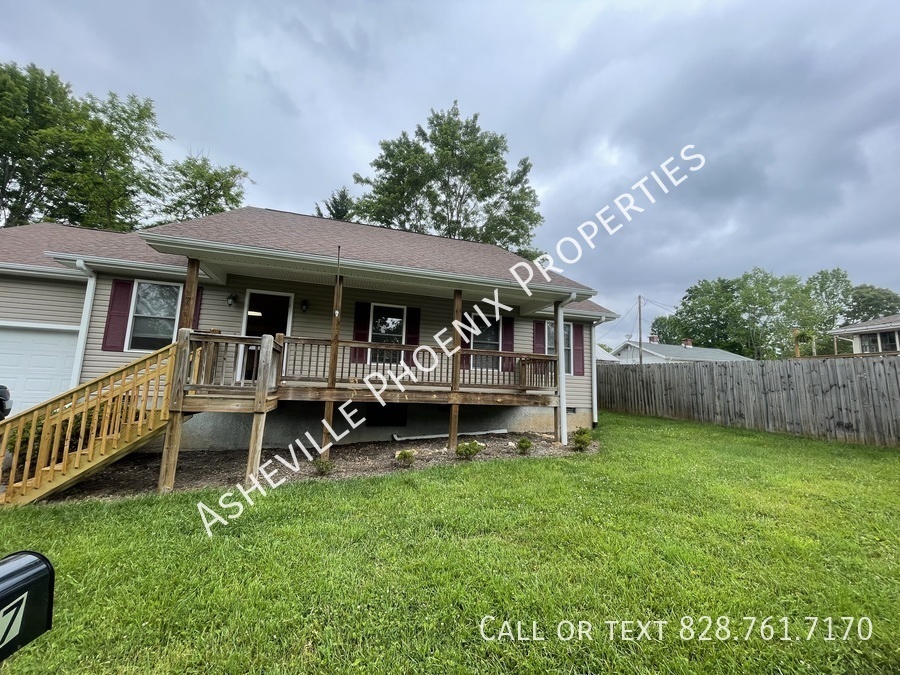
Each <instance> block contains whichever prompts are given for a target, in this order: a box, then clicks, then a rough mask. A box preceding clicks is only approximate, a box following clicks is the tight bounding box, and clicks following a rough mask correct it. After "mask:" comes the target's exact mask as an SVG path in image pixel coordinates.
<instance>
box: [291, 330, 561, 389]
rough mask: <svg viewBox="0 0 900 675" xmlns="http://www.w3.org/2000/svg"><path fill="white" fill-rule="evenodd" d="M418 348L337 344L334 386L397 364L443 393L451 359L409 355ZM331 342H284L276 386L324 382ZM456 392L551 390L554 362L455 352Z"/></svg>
mask: <svg viewBox="0 0 900 675" xmlns="http://www.w3.org/2000/svg"><path fill="white" fill-rule="evenodd" d="M416 349H418V345H392V344H382V343H374V342H356V341H343V340H342V341H341V342H340V343H339V345H338V358H337V381H338V382H345V383H346V382H349V383H359V382H362V381H363V379H364V378H365V377H366V376H368V375H369V374H370V373H380V374H382V375H384V376H385V377H386V376H387V372H388V371H389V370H392V371H394V372H395V373H397V372H398V370H399V366H400V364H401V363H405V364H406V365H408V366H409V367H410V369H412V370H413V372H414V373H415V376H416V377H417V378H418V383H416V384H418V385H425V386H428V385H432V386H435V387H449V386H450V385H451V381H452V373H453V359H452V358H449V357H447V355H446V354H444V352H443V351H442V350H440V349H435V354H436V358H437V362H436V363H435V362H434V360H433V359H434V357H432V356H431V354H429V353H428V352H427V351H425V350H422V351H420V352H419V354H418V359H419V365H421V368H418V367H417V365H416V363H415V360H414V357H413V352H415V351H416ZM330 353H331V341H330V340H322V339H310V338H295V337H285V338H284V359H283V371H282V375H281V382H283V383H299V382H327V380H328V359H329V357H330ZM461 355H462V358H461V367H460V380H459V381H460V386H461V387H465V388H473V389H474V388H478V389H480V388H498V389H516V390H523V391H525V390H531V389H542V390H544V389H551V390H552V389H555V388H556V357H555V356H545V355H542V354H526V353H520V352H501V351H488V350H481V349H463V350H461Z"/></svg>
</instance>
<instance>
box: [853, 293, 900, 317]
mask: <svg viewBox="0 0 900 675" xmlns="http://www.w3.org/2000/svg"><path fill="white" fill-rule="evenodd" d="M892 314H900V295H898V294H897V293H895V292H894V291H892V290H891V289H889V288H878V287H876V286H872V285H870V284H860V285H859V286H854V287H853V290H852V291H851V292H850V302H849V303H848V307H847V312H846V317H845V318H846V323H847V324H851V323H859V322H860V321H870V320H872V319H878V318H880V317H882V316H891V315H892Z"/></svg>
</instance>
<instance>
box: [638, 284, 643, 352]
mask: <svg viewBox="0 0 900 675" xmlns="http://www.w3.org/2000/svg"><path fill="white" fill-rule="evenodd" d="M643 303H644V299H643V298H642V297H641V296H640V295H639V296H638V365H641V366H642V365H644V324H643V322H642V321H641V305H642V304H643Z"/></svg>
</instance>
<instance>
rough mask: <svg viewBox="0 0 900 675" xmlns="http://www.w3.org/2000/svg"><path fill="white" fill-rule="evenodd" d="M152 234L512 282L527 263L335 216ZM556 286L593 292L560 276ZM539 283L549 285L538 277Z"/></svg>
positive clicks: (247, 214) (257, 213)
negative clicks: (514, 269)
mask: <svg viewBox="0 0 900 675" xmlns="http://www.w3.org/2000/svg"><path fill="white" fill-rule="evenodd" d="M144 231H145V232H146V233H147V234H149V235H165V236H166V237H173V238H179V239H195V240H202V241H208V242H212V243H224V244H231V245H235V246H248V247H256V248H265V249H272V250H273V251H286V252H289V253H296V254H300V255H319V256H329V257H334V256H335V255H336V254H337V247H338V246H340V247H341V258H342V259H344V260H354V261H358V262H363V263H372V264H375V265H394V266H398V267H405V268H413V269H422V270H428V271H437V272H445V273H448V274H458V275H469V276H478V277H485V278H490V279H502V280H505V281H513V280H514V279H513V277H512V275H511V274H510V272H509V268H510V267H512V266H513V265H514V264H516V263H517V262H522V261H524V260H525V259H524V258H521V257H520V256H517V255H515V254H514V253H510V252H509V251H507V250H505V249H503V248H500V247H499V246H495V245H493V244H481V243H478V242H473V241H465V240H462V239H449V238H446V237H439V236H436V235H430V234H418V233H413V232H406V231H403V230H393V229H389V228H385V227H378V226H375V225H364V224H362V223H352V222H347V221H343V220H333V219H331V218H317V217H315V216H305V215H301V214H298V213H289V212H286V211H274V210H271V209H260V208H256V207H252V206H245V207H243V208H240V209H235V210H233V211H226V212H224V213H217V214H215V215H212V216H207V217H205V218H200V219H198V220H190V221H186V222H183V223H172V224H169V225H160V226H158V227H153V228H148V229H147V230H144ZM551 276H552V279H553V281H552V282H551V283H552V285H554V286H559V287H561V288H570V289H588V290H590V289H589V287H588V286H585V285H584V284H580V283H578V282H577V281H572V280H571V279H567V278H565V277H562V276H559V275H551ZM536 277H537V278H536V279H535V281H536V282H537V281H541V282H544V279H542V278H540V277H539V275H536Z"/></svg>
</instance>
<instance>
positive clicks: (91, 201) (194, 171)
mask: <svg viewBox="0 0 900 675" xmlns="http://www.w3.org/2000/svg"><path fill="white" fill-rule="evenodd" d="M170 138H171V136H169V135H168V134H167V133H165V132H164V131H162V130H161V129H160V128H159V125H158V123H157V120H156V111H155V110H154V106H153V101H151V100H150V99H148V98H139V97H137V96H135V95H133V94H131V95H128V96H126V97H124V98H123V97H120V96H118V95H117V94H115V93H112V92H111V93H109V94H108V95H107V97H106V98H104V99H99V98H97V97H95V96H92V95H90V94H88V95H87V96H85V97H84V98H83V99H78V98H75V97H73V96H72V93H71V88H70V87H69V85H68V84H66V83H64V82H63V81H62V80H61V79H60V78H59V77H58V76H57V75H56V74H55V73H53V72H51V73H50V74H47V73H45V72H44V71H43V70H41V69H40V68H38V67H37V66H34V65H30V66H28V67H27V68H20V67H19V66H17V65H16V64H15V63H9V64H0V226H10V225H21V224H24V223H28V222H31V221H34V220H37V219H39V218H46V219H51V220H57V221H61V222H67V223H72V224H74V225H81V226H83V227H97V228H104V229H111V230H131V229H133V228H134V227H136V226H138V225H140V224H142V223H146V222H147V221H148V220H149V219H150V218H151V217H152V216H153V215H156V214H159V213H160V209H161V208H165V209H172V212H173V213H178V214H183V213H188V214H192V215H206V214H207V213H211V212H216V211H217V210H223V209H224V208H231V207H233V206H238V205H240V202H241V200H242V199H243V189H242V185H241V182H242V181H243V180H244V179H245V178H246V172H244V171H243V170H242V169H239V168H237V167H234V166H227V167H218V166H213V165H212V164H211V163H210V162H209V160H208V159H205V158H191V157H189V158H187V159H186V160H184V161H183V162H175V163H173V164H170V165H168V166H167V165H166V164H164V162H163V153H162V150H161V149H160V147H159V144H160V142H162V141H164V140H167V139H170ZM161 205H162V206H161Z"/></svg>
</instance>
